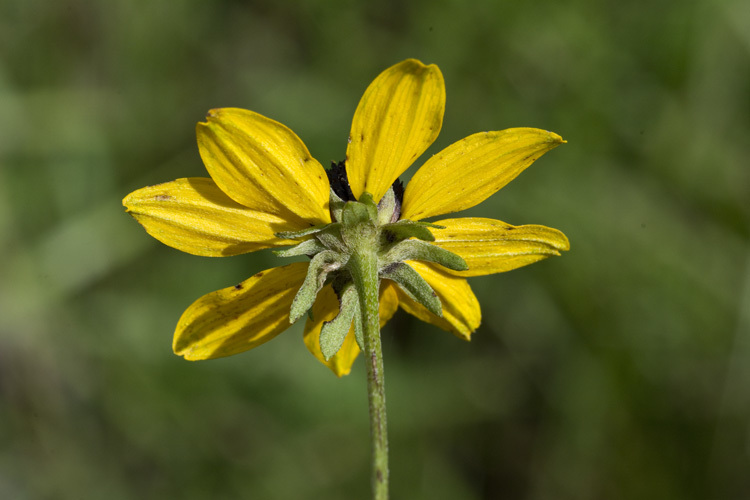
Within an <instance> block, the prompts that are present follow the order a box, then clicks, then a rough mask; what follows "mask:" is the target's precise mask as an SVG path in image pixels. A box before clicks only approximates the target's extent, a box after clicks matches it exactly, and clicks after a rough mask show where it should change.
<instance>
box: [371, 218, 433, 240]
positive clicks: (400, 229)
mask: <svg viewBox="0 0 750 500" xmlns="http://www.w3.org/2000/svg"><path fill="white" fill-rule="evenodd" d="M381 227H382V230H383V232H385V233H386V238H389V240H390V241H401V240H408V239H409V238H418V239H420V240H424V241H435V237H434V236H433V235H432V232H431V231H430V230H429V229H427V227H426V226H425V225H424V224H420V223H418V222H412V221H410V220H400V221H398V222H394V223H393V224H384V225H383V226H381Z"/></svg>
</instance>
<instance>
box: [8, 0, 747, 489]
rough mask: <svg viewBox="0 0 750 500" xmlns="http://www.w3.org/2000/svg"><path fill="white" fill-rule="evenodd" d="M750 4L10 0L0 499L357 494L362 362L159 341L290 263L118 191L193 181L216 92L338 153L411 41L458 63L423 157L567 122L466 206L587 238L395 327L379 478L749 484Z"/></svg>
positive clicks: (731, 0) (444, 64) (284, 347)
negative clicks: (199, 134) (457, 314)
mask: <svg viewBox="0 0 750 500" xmlns="http://www.w3.org/2000/svg"><path fill="white" fill-rule="evenodd" d="M748 26H750V4H748V2H746V1H744V0H717V1H710V0H694V1H681V2H677V1H674V2H664V1H662V2H660V1H656V2H654V1H635V2H613V1H600V2H598V1H594V0H579V1H574V2H569V3H565V2H557V1H552V0H542V1H538V2H490V1H477V2H464V1H463V0H416V1H396V0H387V1H383V2H356V1H351V0H349V1H346V0H329V1H320V2H307V1H302V0H258V1H254V2H240V1H213V2H207V1H201V0H174V1H169V2H167V1H162V0H150V1H146V0H108V1H100V2H92V1H86V0H57V1H54V2H52V1H42V0H4V1H3V2H1V3H0V252H1V253H0V256H1V258H0V498H4V499H6V498H7V499H34V500H36V499H113V500H119V499H123V500H125V499H157V498H158V499H162V498H180V499H206V498H217V499H223V498H227V499H229V498H231V499H236V498H247V499H270V500H276V499H320V498H326V499H358V498H367V497H368V495H369V442H368V420H367V399H366V394H365V378H364V367H363V365H362V362H361V361H358V363H357V364H356V365H355V369H354V371H353V373H352V374H351V375H350V376H348V377H345V378H343V379H337V378H336V377H335V376H333V375H332V374H331V373H330V372H329V371H328V370H327V369H326V368H325V367H323V366H322V365H320V364H319V363H318V362H317V361H316V360H315V359H314V358H313V357H312V356H311V355H310V354H308V352H307V351H306V349H305V347H304V345H303V344H302V341H301V328H300V325H295V326H294V327H292V328H291V329H290V330H289V331H287V332H286V333H284V334H282V335H280V336H279V337H277V338H276V339H275V340H273V341H272V342H270V343H268V344H265V345H263V346H262V347H260V348H258V349H257V350H254V351H251V352H248V353H245V354H243V355H240V356H236V357H232V358H228V359H222V360H216V361H209V362H202V363H190V362H186V361H184V360H182V359H181V358H179V357H177V356H174V355H173V354H172V352H171V337H172V332H173V329H174V325H175V323H176V321H177V319H178V318H179V316H180V314H181V313H182V311H183V310H184V309H185V308H186V307H187V306H188V305H189V304H190V303H191V302H192V301H193V300H195V299H196V298H198V297H199V296H200V295H202V294H204V293H207V292H210V291H213V290H215V289H218V288H223V287H226V286H229V285H232V284H234V283H236V282H238V281H240V280H242V279H244V278H246V277H248V276H250V275H252V274H254V273H256V272H257V271H260V270H262V269H265V268H268V267H272V266H275V265H279V264H280V260H279V259H278V258H276V257H275V256H273V255H272V254H271V253H270V252H260V253H257V254H251V255H246V256H239V257H233V258H226V259H210V258H200V257H194V256H190V255H186V254H182V253H180V252H178V251H176V250H173V249H171V248H168V247H166V246H164V245H161V244H160V243H158V242H157V241H156V240H154V239H152V238H151V237H149V236H148V235H147V234H146V233H145V231H143V230H142V229H141V228H140V227H139V226H138V224H137V223H136V222H135V221H133V220H132V219H131V218H130V217H128V216H127V215H126V214H125V213H124V211H123V208H122V206H121V199H122V198H123V196H124V195H125V194H127V193H128V192H130V191H132V190H134V189H136V188H139V187H142V186H145V185H149V184H155V183H158V182H162V181H168V180H172V179H175V178H178V177H186V176H205V175H206V174H205V170H204V168H203V166H202V164H201V161H200V158H199V156H198V151H197V147H196V144H195V136H194V125H195V123H196V122H198V121H200V120H202V119H203V117H204V115H205V112H206V111H207V110H208V109H210V108H214V107H222V106H237V107H244V108H248V109H253V110H255V111H258V112H261V113H263V114H266V115H267V116H270V117H272V118H274V119H276V120H279V121H281V122H282V123H284V124H286V125H288V126H289V127H290V128H292V129H293V130H294V131H295V132H297V134H298V135H299V136H300V137H301V138H302V139H303V140H304V141H305V142H306V144H307V145H308V147H309V148H310V150H311V151H312V153H313V154H314V155H315V156H316V157H317V158H318V159H320V161H321V162H322V163H324V164H326V165H327V164H328V163H329V162H330V161H331V160H340V159H342V158H343V155H344V151H345V146H346V138H347V135H348V129H349V125H350V120H351V116H352V114H353V112H354V109H355V107H356V104H357V102H358V100H359V97H360V96H361V94H362V92H363V91H364V89H365V88H366V86H367V85H368V84H369V82H370V81H371V80H372V79H373V78H374V77H375V76H376V75H377V74H378V73H379V72H380V71H382V70H383V69H385V68H386V67H388V66H390V65H391V64H394V63H396V62H398V61H400V60H402V59H405V58H407V57H417V58H420V59H422V60H423V61H425V62H431V63H437V64H438V65H439V66H440V68H441V69H442V71H443V73H444V76H445V81H446V85H447V95H448V101H447V111H446V115H445V121H444V126H443V130H442V133H441V135H440V137H439V139H438V140H437V142H436V143H435V145H434V146H433V147H432V148H431V149H430V150H429V151H428V153H427V154H431V153H434V152H437V151H439V149H440V148H442V147H444V146H447V145H448V144H450V143H452V142H454V141H455V140H458V139H460V138H462V137H464V136H466V135H469V134H471V133H474V132H477V131H482V130H495V129H503V128H507V127H514V126H533V127H540V128H545V129H548V130H553V131H555V132H558V133H559V134H561V135H562V136H563V137H564V138H566V139H567V140H568V144H566V145H565V146H563V147H560V148H558V149H556V150H554V151H552V152H551V153H548V154H547V155H546V156H545V157H543V158H542V159H541V160H539V161H538V162H537V163H536V164H535V165H534V166H533V167H532V168H530V169H529V170H527V171H526V172H525V173H523V174H522V175H521V176H520V177H519V178H518V179H516V180H515V181H514V182H512V183H511V184H510V185H508V186H507V187H506V188H504V189H503V190H502V191H501V192H500V193H498V194H497V195H495V196H494V197H492V198H491V199H490V200H488V201H486V202H484V203H483V204H482V205H480V206H479V207H476V208H475V209H472V211H471V212H470V213H472V214H475V215H480V216H485V217H493V218H498V219H501V220H505V221H507V222H510V223H513V224H526V223H537V224H545V225H548V226H552V227H556V228H559V229H561V230H563V231H564V232H565V233H566V234H567V235H568V236H569V238H570V240H571V245H572V248H571V251H570V252H568V253H566V254H565V255H564V256H563V257H562V258H554V259H549V260H546V261H543V262H541V263H539V264H536V265H533V266H530V267H527V268H523V269H520V270H516V271H513V272H510V273H506V274H502V275H495V276H489V277H483V278H475V279H472V281H471V283H472V286H473V287H474V289H475V291H476V293H477V295H478V297H479V299H480V302H481V304H482V307H483V311H484V318H483V324H482V326H481V328H480V329H479V330H478V331H477V332H476V334H475V335H474V339H473V341H472V342H471V343H464V342H461V341H459V340H457V339H456V338H454V337H453V336H451V335H450V334H448V333H445V332H442V331H440V330H438V329H436V328H434V327H432V326H429V325H425V324H421V323H419V322H417V321H416V320H414V319H412V318H411V317H409V316H408V315H406V314H405V313H403V312H399V313H398V314H397V316H396V317H395V318H394V320H393V321H392V322H391V323H390V324H389V325H388V326H387V327H386V328H385V330H384V331H383V338H384V346H385V360H386V387H387V394H388V402H389V424H390V437H391V465H392V496H393V498H409V499H468V500H472V499H530V500H531V499H533V500H537V499H538V500H541V499H576V500H588V499H592V500H593V499H613V500H621V499H622V500H624V499H660V500H669V499H680V500H685V499H743V498H750V365H749V361H750V231H749V227H750V226H749V222H750V173H749V171H748V158H750V139H748V135H749V134H748V132H749V131H750V126H749V125H750V123H749V122H750V29H748ZM421 162H422V160H420V161H418V162H417V165H419V164H420V163H421ZM412 172H413V171H411V172H410V173H408V174H407V175H406V177H407V178H408V176H409V175H411V173H412Z"/></svg>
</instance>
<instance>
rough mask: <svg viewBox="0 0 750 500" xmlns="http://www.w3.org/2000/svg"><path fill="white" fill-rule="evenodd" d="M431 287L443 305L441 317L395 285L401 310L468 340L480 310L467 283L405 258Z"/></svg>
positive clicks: (474, 327)
mask: <svg viewBox="0 0 750 500" xmlns="http://www.w3.org/2000/svg"><path fill="white" fill-rule="evenodd" d="M407 263H408V264H409V265H410V266H411V267H413V268H414V269H415V270H416V271H417V272H418V273H419V274H420V275H421V276H422V278H424V280H425V281H426V282H427V283H428V284H429V285H430V286H431V287H432V289H433V290H434V291H435V293H436V294H437V296H438V298H439V299H440V303H441V304H442V305H443V317H442V318H441V317H438V316H435V315H434V314H432V313H431V312H430V311H428V310H427V309H426V308H425V307H424V306H423V305H421V304H418V303H417V302H414V301H413V300H412V299H410V298H409V296H407V295H406V294H405V293H404V292H403V291H402V290H401V289H400V288H397V287H395V288H396V291H397V293H398V302H399V305H400V306H401V308H403V309H404V311H406V312H408V313H409V314H412V315H414V316H416V317H417V318H419V319H421V320H422V321H426V322H427V323H431V324H433V325H435V326H437V327H439V328H442V329H443V330H446V331H449V332H451V333H453V334H454V335H456V336H457V337H459V338H461V339H463V340H470V338H471V334H472V332H474V330H476V329H477V328H479V324H480V323H481V322H482V311H481V310H480V308H479V301H478V300H477V298H476V296H475V295H474V292H472V291H471V287H470V286H469V284H468V283H467V282H466V280H465V279H463V278H458V277H456V276H451V275H450V274H446V273H444V272H442V271H440V270H438V269H437V268H435V267H432V266H430V265H427V264H423V263H422V262H415V261H407Z"/></svg>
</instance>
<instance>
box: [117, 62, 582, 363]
mask: <svg viewBox="0 0 750 500" xmlns="http://www.w3.org/2000/svg"><path fill="white" fill-rule="evenodd" d="M444 111H445V85H444V81H443V76H442V73H441V72H440V69H439V68H438V67H437V66H435V65H425V64H423V63H421V62H420V61H417V60H414V59H407V60H405V61H402V62H400V63H398V64H396V65H394V66H392V67H390V68H388V69H386V70H385V71H383V72H382V73H381V74H380V75H378V76H377V78H375V80H374V81H373V82H372V83H371V84H370V85H369V86H368V87H367V89H366V91H365V93H364V95H363V96H362V99H361V100H360V102H359V104H358V106H357V109H356V111H355V113H354V118H353V119H352V126H351V129H350V132H349V140H348V143H347V147H346V161H345V162H340V163H337V164H334V165H333V167H332V168H331V169H329V170H327V171H326V170H325V169H324V168H323V166H322V165H321V164H320V163H319V162H318V161H317V160H316V159H315V158H314V157H313V156H312V155H311V153H310V151H309V150H308V149H307V146H305V144H304V142H303V141H302V140H301V139H300V138H299V137H298V136H297V135H296V134H295V133H294V132H293V131H292V130H291V129H289V128H288V127H286V126H285V125H283V124H282V123H279V122H277V121H275V120H273V119H271V118H269V117H266V116H264V115H261V114H259V113H255V112H253V111H249V110H244V109H239V108H219V109H212V110H210V111H209V112H208V114H207V116H206V120H205V121H204V122H200V123H198V124H197V126H196V135H197V142H198V150H199V153H200V156H201V159H202V160H203V163H204V164H205V166H206V170H207V172H208V177H190V178H180V179H176V180H174V181H171V182H166V183H162V184H158V185H153V186H147V187H144V188H141V189H138V190H136V191H134V192H132V193H130V194H129V195H128V196H126V197H125V199H123V204H124V205H125V207H126V209H127V212H128V213H129V214H130V215H132V216H133V217H134V218H135V219H136V220H137V221H138V222H139V223H140V224H142V225H143V226H144V228H145V229H146V231H147V232H148V233H149V234H150V235H152V236H153V237H155V238H156V239H158V240H159V241H161V242H163V243H165V244H167V245H169V246H171V247H173V248H176V249H178V250H181V251H184V252H188V253H191V254H193V255H200V256H206V257H226V256H233V255H241V254H246V253H249V252H255V251H258V250H262V249H269V248H277V249H278V248H282V247H287V248H286V249H285V250H280V251H277V253H278V254H279V255H281V256H302V255H305V256H308V257H309V261H307V262H294V263H291V264H288V265H285V266H279V267H273V268H270V269H266V270H264V271H261V272H259V273H256V274H255V275H253V276H251V277H249V278H247V279H245V280H244V281H242V282H241V283H238V284H237V285H235V286H230V287H227V288H223V289H221V290H216V291H214V292H211V293H208V294H206V295H203V296H202V297H200V298H199V299H197V300H196V301H195V302H193V304H191V305H190V306H189V307H188V308H187V309H186V310H185V312H184V313H183V314H182V316H181V317H180V319H179V321H178V322H177V326H176V327H175V331H174V339H173V344H172V347H173V349H174V352H175V353H176V354H178V355H180V356H184V357H185V359H189V360H201V359H213V358H219V357H224V356H231V355H234V354H238V353H240V352H243V351H247V350H248V349H253V348H255V347H257V346H259V345H261V344H263V343H265V342H267V341H269V340H271V339H272V338H274V337H275V336H276V335H278V334H280V333H281V332H283V331H285V330H287V329H288V327H289V325H290V323H292V322H294V321H295V320H297V319H300V318H302V317H304V316H305V315H306V314H307V319H306V321H305V325H304V329H303V341H304V343H305V346H306V347H307V348H308V350H310V352H311V353H312V354H313V355H314V356H315V357H316V358H317V359H318V360H320V361H321V362H323V363H324V364H325V365H326V366H328V367H329V368H330V369H331V370H332V371H333V372H334V373H335V374H336V375H337V376H342V375H346V374H348V373H349V372H350V370H351V367H352V364H353V362H354V361H355V359H356V358H357V356H358V355H359V353H360V347H361V346H362V325H361V324H360V322H361V321H362V316H363V315H366V314H368V311H370V309H375V308H377V309H378V316H379V321H380V328H382V327H383V326H384V325H385V324H386V323H387V322H388V321H389V320H390V318H391V317H392V316H393V315H394V314H395V312H396V310H397V309H402V310H403V311H405V312H406V313H408V314H410V315H412V316H415V317H416V318H418V319H420V320H422V321H424V322H427V323H430V324H432V325H435V326H437V327H439V328H441V329H443V330H445V331H448V332H451V333H453V334H454V335H456V336H457V337H458V338H460V339H463V340H469V339H470V338H471V335H472V333H473V332H474V331H476V330H477V328H478V327H479V325H480V323H481V317H482V315H481V309H480V306H479V301H478V300H477V298H476V296H475V295H474V293H473V292H472V290H471V287H470V286H469V284H468V282H467V280H466V278H469V277H473V276H485V275H489V274H495V273H502V272H506V271H510V270H512V269H517V268H519V267H522V266H526V265H529V264H532V263H534V262H538V261H540V260H542V259H545V258H547V257H550V256H554V255H560V252H562V251H565V250H568V249H569V248H570V244H569V242H568V239H567V238H566V237H565V235H564V234H563V233H562V232H560V231H558V230H556V229H553V228H549V227H545V226H541V225H535V224H528V225H520V226H514V225H511V224H508V223H506V222H503V221H501V220H497V219H493V218H482V217H462V218H439V219H432V218H433V217H438V216H444V215H446V214H451V213H455V212H460V211H463V210H466V209H468V208H471V207H474V206H476V205H478V204H479V203H481V202H483V201H484V200H486V199H487V198H489V197H490V196H492V195H494V194H495V193H496V192H498V191H499V190H500V189H502V188H503V187H504V186H505V185H507V184H508V183H509V182H511V181H512V180H513V179H514V178H516V177H517V176H518V175H519V174H520V173H521V172H523V171H524V170H525V169H526V168H527V167H529V166H530V165H531V164H532V163H534V162H535V161H536V160H537V159H539V158H540V157H541V156H542V155H544V154H545V153H546V152H548V151H550V150H552V149H554V148H555V147H557V146H559V145H560V144H562V143H563V142H565V141H564V140H563V139H562V137H560V136H559V135H557V134H555V133H553V132H550V131H547V130H542V129H537V128H528V127H521V128H511V129H506V130H496V131H485V132H477V133H474V134H472V135H469V136H467V137H465V138H463V139H460V140H458V141H455V142H453V143H452V144H451V145H449V146H448V147H446V148H444V149H443V150H441V151H439V152H438V153H436V154H434V155H432V156H431V157H430V158H428V159H427V160H426V161H424V162H423V164H422V165H421V166H420V167H419V169H418V170H417V171H416V172H415V173H414V175H413V176H412V177H411V179H410V180H409V183H408V186H406V187H405V188H404V186H403V185H402V184H401V182H400V181H399V180H398V178H399V176H401V175H403V174H404V173H405V172H406V170H407V169H408V168H409V167H410V166H411V165H412V164H414V162H415V160H417V159H418V158H419V157H420V156H421V155H423V154H424V153H425V151H426V150H427V148H428V147H429V146H430V145H431V144H432V143H433V142H434V140H435V139H436V137H437V136H438V133H439V132H440V129H441V127H442V122H443V114H444ZM426 219H430V220H435V222H434V223H432V224H431V223H426V222H422V221H424V220H426ZM292 245H294V246H292ZM358 269H359V270H360V271H357V270H358ZM363 269H366V272H364V271H362V270H363ZM365 275H366V276H367V286H366V287H365V286H364V285H363V283H364V281H363V277H364V276H365ZM357 287H359V288H357ZM365 289H366V290H370V292H368V293H363V292H362V290H365ZM374 290H377V292H374ZM375 293H377V296H374V294H375ZM358 299H360V300H358ZM361 300H366V303H367V304H370V306H372V307H369V306H361V305H360V301H361ZM360 307H363V310H359V308H360ZM365 309H366V310H365ZM369 317H370V323H372V322H373V321H372V315H370V316H369ZM371 326H372V325H370V327H371ZM366 337H368V338H369V337H370V336H369V335H367V336H366Z"/></svg>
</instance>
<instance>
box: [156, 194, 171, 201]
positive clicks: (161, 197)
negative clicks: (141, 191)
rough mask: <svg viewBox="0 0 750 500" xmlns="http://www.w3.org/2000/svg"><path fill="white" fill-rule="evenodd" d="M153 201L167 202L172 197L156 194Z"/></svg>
mask: <svg viewBox="0 0 750 500" xmlns="http://www.w3.org/2000/svg"><path fill="white" fill-rule="evenodd" d="M154 199H155V200H156V201H169V200H171V199H172V197H171V196H169V195H168V194H157V195H156V196H154Z"/></svg>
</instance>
